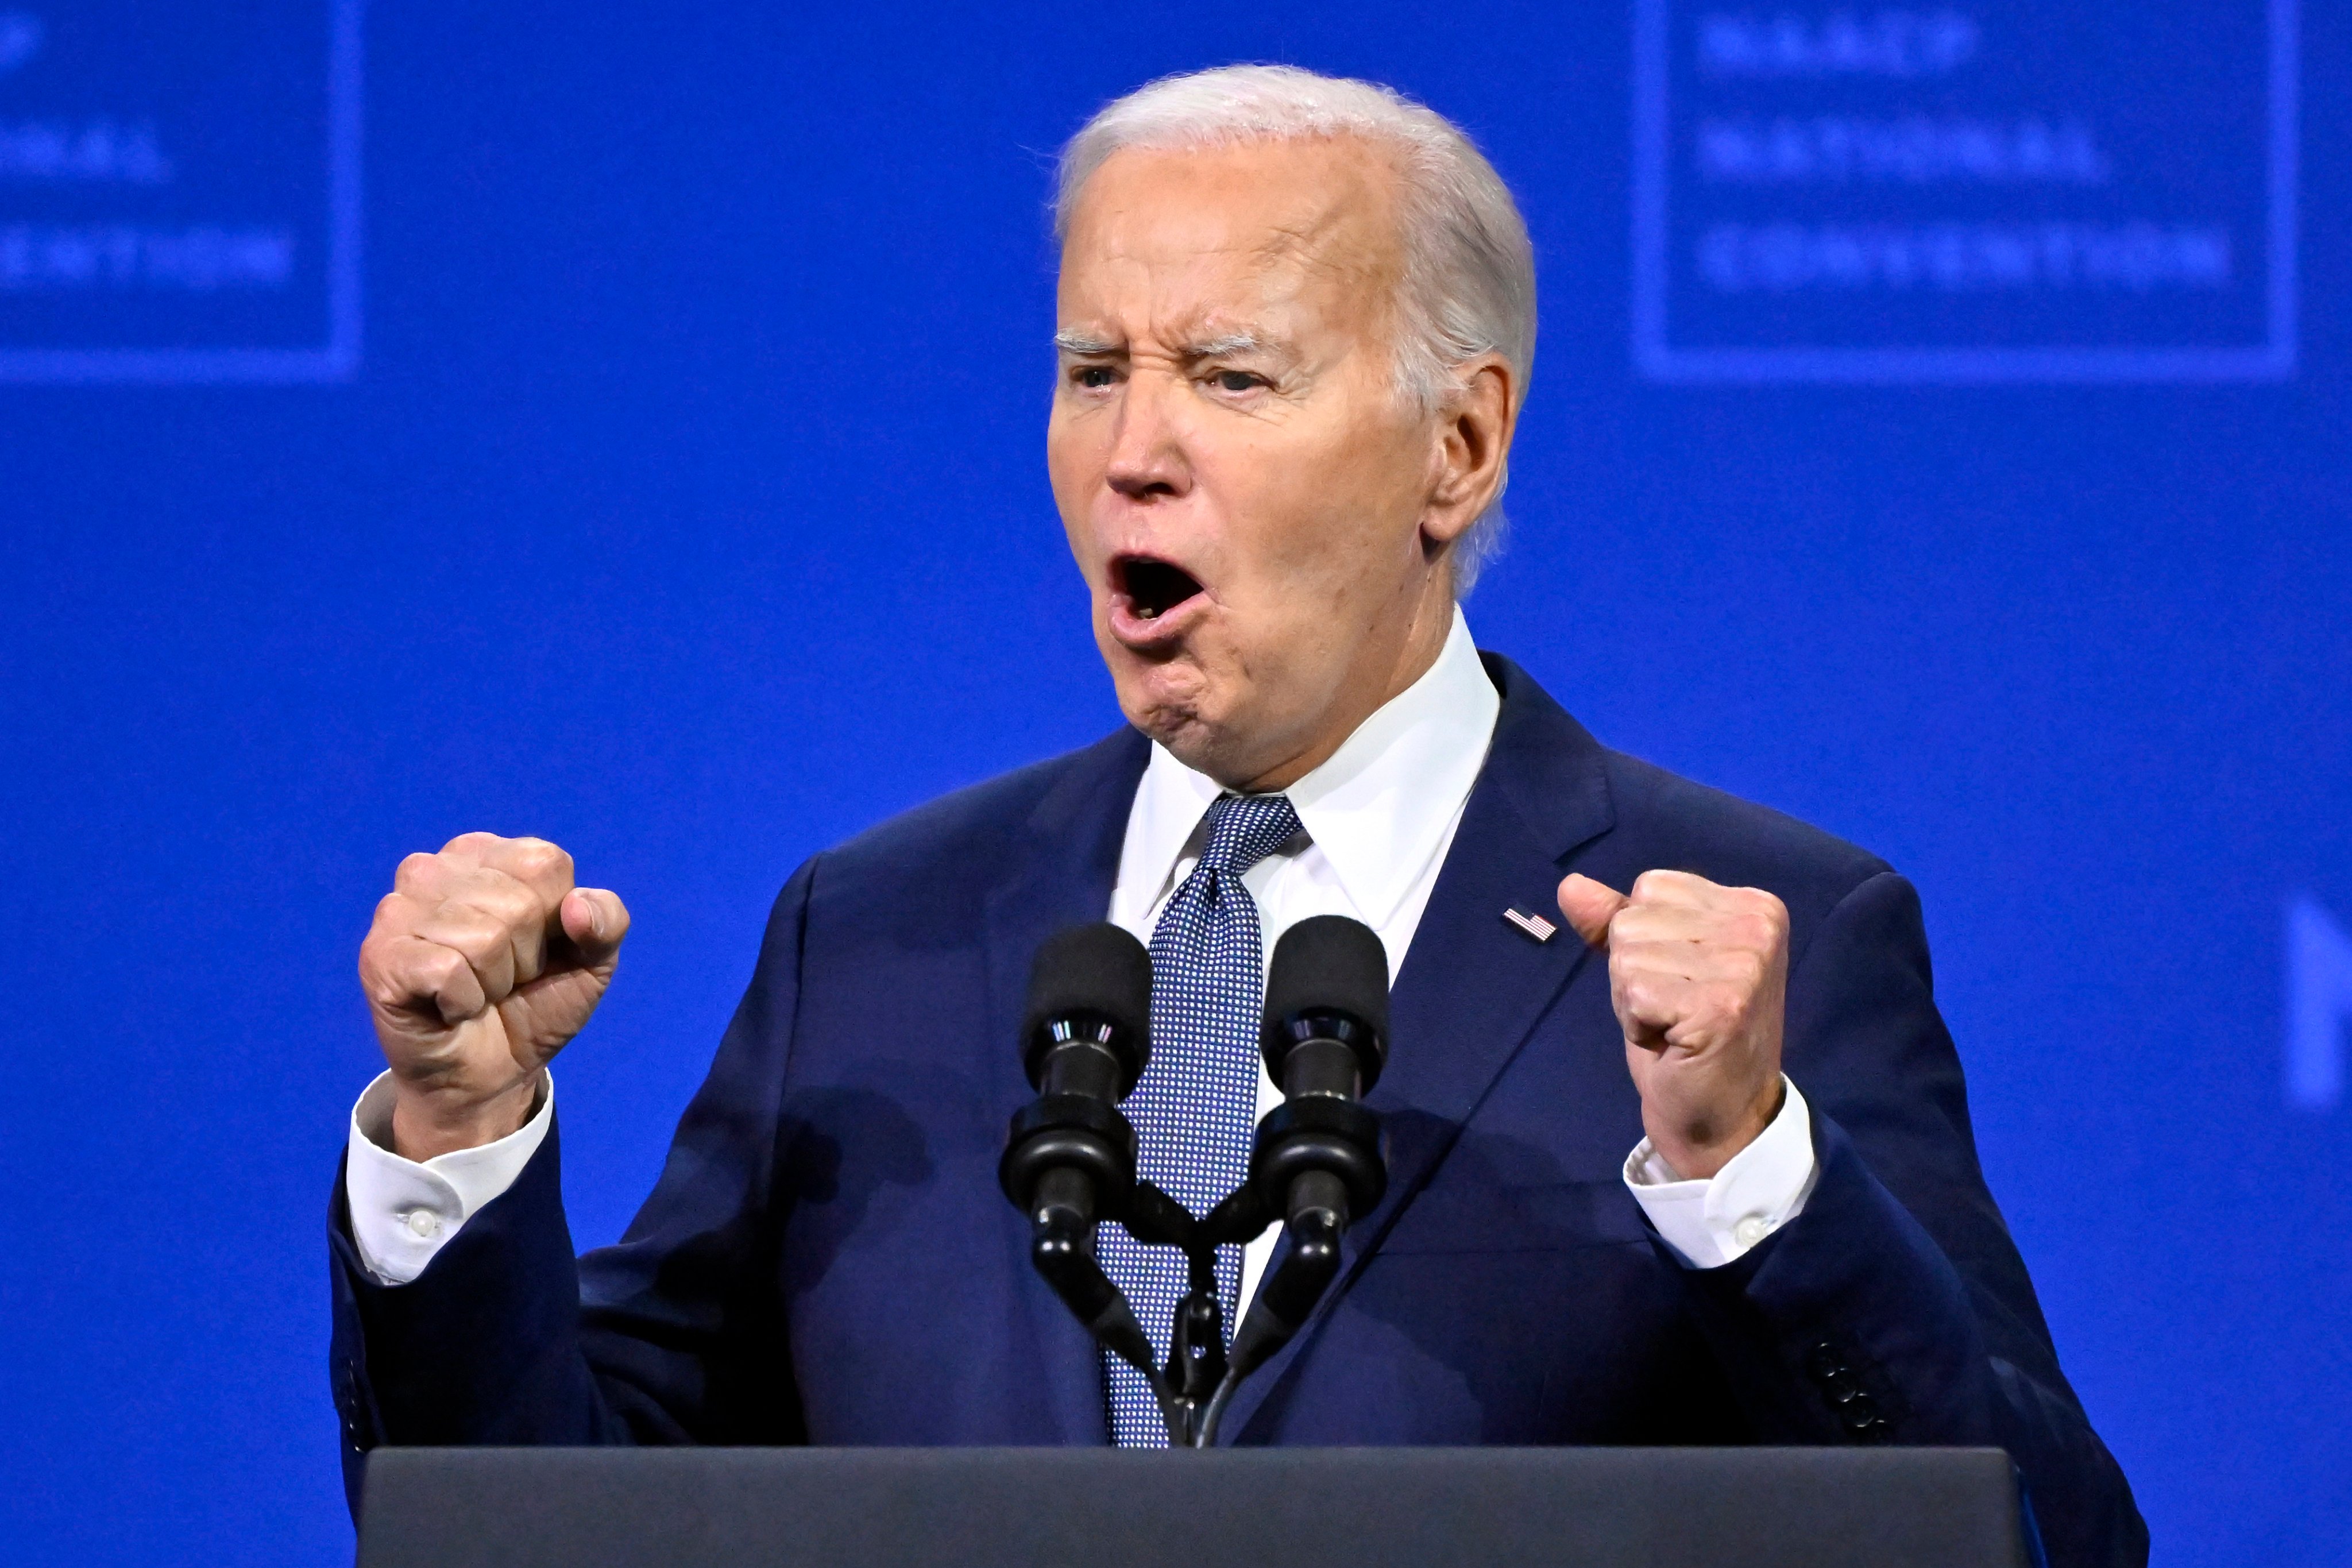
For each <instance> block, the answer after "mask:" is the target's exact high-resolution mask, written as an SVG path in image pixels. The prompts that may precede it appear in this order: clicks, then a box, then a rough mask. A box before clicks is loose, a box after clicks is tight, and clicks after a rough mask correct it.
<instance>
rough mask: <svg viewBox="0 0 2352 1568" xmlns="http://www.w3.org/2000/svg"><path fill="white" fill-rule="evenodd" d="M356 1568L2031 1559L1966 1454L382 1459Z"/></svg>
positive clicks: (1014, 1452) (1559, 1451)
mask: <svg viewBox="0 0 2352 1568" xmlns="http://www.w3.org/2000/svg"><path fill="white" fill-rule="evenodd" d="M362 1515H363V1521H362V1529H361V1531H360V1548H359V1568H490V1565H492V1564H496V1565H497V1568H753V1565H758V1568H802V1565H803V1564H805V1565H807V1568H817V1565H820V1564H822V1565H823V1568H866V1565H868V1564H873V1565H877V1568H878V1565H880V1564H886V1563H887V1564H890V1565H892V1568H985V1565H992V1564H999V1563H1002V1564H1006V1565H1013V1564H1018V1565H1020V1568H1062V1565H1065V1564H1066V1565H1069V1568H1082V1565H1083V1568H1095V1565H1101V1568H1113V1565H1117V1568H1568V1565H1569V1564H1575V1565H1577V1568H1713V1565H1715V1564H1723V1565H1725V1568H1732V1565H1737V1568H1846V1565H1852V1568H1863V1565H1864V1564H1867V1565H1869V1568H1964V1565H1965V1568H2028V1564H2029V1563H2030V1562H2031V1559H2030V1558H2029V1556H2028V1554H2027V1551H2026V1548H2025V1544H2024V1540H2023V1536H2022V1533H2021V1528H2020V1510H2019V1507H2018V1496H2017V1489H2016V1484H2015V1482H2014V1481H2013V1479H2011V1470H2010V1463H2009V1458H2008V1457H2007V1456H2006V1455H2004V1454H2002V1453H2000V1452H1999V1451H1998V1450H1994V1449H1978V1448H1252V1449H1239V1450H1233V1449H1226V1450H1216V1451H1212V1452H1207V1453H1182V1452H1179V1453H1162V1454H1139V1453H1121V1452H1119V1451H1118V1450H1115V1449H1108V1448H656V1449H645V1448H639V1449H628V1448H385V1449H381V1450H379V1451H378V1452H376V1453H375V1454H374V1455H373V1457H372V1458H371V1459H370V1462H369V1466H368V1476H367V1489H366V1494H365V1504H364V1507H363V1509H362Z"/></svg>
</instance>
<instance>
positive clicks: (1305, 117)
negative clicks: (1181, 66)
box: [1054, 66, 1536, 597]
mask: <svg viewBox="0 0 2352 1568" xmlns="http://www.w3.org/2000/svg"><path fill="white" fill-rule="evenodd" d="M1329 136H1356V137H1360V138H1362V139H1363V140H1365V141H1367V142H1372V143H1373V144H1375V145H1376V146H1378V147H1379V148H1381V149H1382V150H1384V151H1387V152H1389V153H1392V154H1393V155H1394V156H1395V158H1396V166H1397V170H1398V174H1399V177H1400V181H1401V184H1402V193H1401V202H1400V208H1401V211H1400V215H1399V216H1400V220H1401V224H1402V229H1403V234H1402V240H1403V244H1404V253H1405V267H1404V277H1403V279H1402V288H1401V290H1400V293H1401V298H1400V299H1399V300H1398V301H1397V343H1396V384H1397V388H1398V390H1399V392H1401V393H1402V395H1404V396H1406V397H1407V398H1409V399H1410V400H1412V403H1413V404H1414V405H1416V406H1418V407H1419V408H1421V409H1422V410H1423V412H1424V413H1432V414H1433V413H1436V412H1438V411H1439V410H1441V409H1443V408H1444V407H1445V406H1446V405H1448V404H1449V403H1450V402H1451V401H1452V400H1453V399H1454V397H1456V396H1458V395H1460V393H1461V392H1462V390H1463V384H1462V380H1461V377H1460V375H1459V374H1457V373H1458V370H1459V367H1460V366H1461V365H1463V364H1464V363H1466V362H1467V361H1469V360H1472V359H1475V358H1476V357H1477V356H1478V355H1480V354H1486V353H1495V354H1500V355H1501V356H1502V357H1503V358H1504V359H1505V360H1506V361H1507V362H1508V363H1509V364H1510V366H1511V370H1512V373H1513V376H1514V379H1515V380H1516V382H1517V390H1516V391H1515V394H1514V395H1515V396H1517V397H1519V398H1524V397H1525V395H1526V387H1527V384H1528V374H1529V373H1530V371H1531V370H1532V369H1533V368H1534V363H1535V352H1536V266H1535V252H1534V248H1533V247H1531V246H1529V244H1528V229H1527V225H1526V223H1525V222H1523V221H1522V220H1521V219H1520V216H1519V209H1518V205H1517V203H1515V202H1513V201H1512V200H1511V193H1510V189H1509V187H1507V185H1505V184H1503V179H1502V176H1501V175H1499V174H1496V173H1495V166H1494V165H1493V164H1491V163H1487V162H1486V156H1485V154H1483V153H1480V152H1479V151H1478V149H1477V148H1476V147H1475V146H1474V145H1473V144H1472V143H1471V141H1470V138H1469V137H1468V136H1466V135H1465V134H1464V133H1463V132H1462V131H1461V130H1460V129H1459V128H1458V127H1457V126H1455V125H1454V123H1453V122H1452V121H1448V120H1447V119H1446V118H1445V117H1444V116H1443V115H1441V114H1439V113H1437V112H1436V111H1434V110H1430V109H1425V108H1423V106H1422V105H1420V104H1418V103H1415V102H1413V101H1412V100H1411V99H1409V98H1406V97H1405V96H1404V95H1403V94H1402V93H1400V92H1398V91H1396V90H1395V89H1392V88H1387V87H1382V86H1381V85H1380V84H1379V83H1377V82H1369V81H1355V80H1351V79H1346V78H1340V77H1328V76H1318V75H1316V74H1315V73H1314V72H1313V71H1306V70H1300V69H1298V68H1296V67H1293V66H1224V67H1222V68H1218V69H1215V70H1204V71H1194V72H1192V73H1191V74H1189V75H1185V76H1171V77H1163V78H1161V79H1160V80H1158V81H1155V82H1152V83H1150V84H1149V85H1148V86H1144V87H1140V88H1138V89H1136V90H1135V91H1133V92H1130V93H1129V94H1128V95H1127V96H1126V97H1125V98H1122V99H1119V100H1117V101H1116V102H1114V103H1112V104H1110V105H1108V107H1106V108H1105V109H1104V110H1102V111H1101V112H1100V113H1098V114H1097V115H1096V116H1095V117H1094V118H1093V119H1092V120H1089V121H1087V123H1086V126H1085V128H1084V129H1083V130H1081V131H1080V132H1078V133H1077V134H1076V136H1073V137H1071V138H1070V142H1069V145H1068V146H1066V147H1065V148H1063V149H1062V163H1061V173H1060V177H1059V179H1058V181H1057V183H1056V186H1055V194H1054V234H1055V238H1057V239H1066V238H1067V237H1068V234H1069V225H1070V211H1071V208H1072V207H1073V205H1076V199H1077V195H1078V191H1079V189H1080V187H1082V186H1083V185H1084V184H1086V183H1087V178H1088V177H1089V176H1090V175H1092V174H1094V172H1095V171H1096V170H1097V169H1099V168H1100V167H1102V165H1103V163H1104V161H1105V160H1107V159H1108V158H1109V157H1110V155H1111V154H1112V153H1116V152H1118V151H1119V150H1120V149H1121V148H1126V147H1142V148H1182V147H1201V146H1214V145H1218V144H1222V143H1230V142H1261V141H1263V142H1276V141H1290V140H1294V139H1299V138H1306V137H1329ZM1503 528H1504V519H1503V505H1502V491H1501V489H1499V488H1497V489H1496V492H1495V500H1494V502H1493V503H1492V504H1491V505H1489V506H1488V507H1487V508H1486V511H1485V512H1484V513H1483V514H1482V515H1481V516H1480V517H1479V518H1478V520H1477V521H1476V522H1475V523H1474V524H1472V525H1471V528H1470V531H1469V532H1467V533H1466V534H1465V535H1464V536H1463V537H1462V539H1461V541H1460V542H1459V544H1458V545H1457V546H1456V548H1455V550H1454V594H1455V595H1456V596H1457V597H1458V596H1464V595H1468V593H1469V592H1470V588H1471V585H1472V584H1474V583H1475V582H1476V581H1477V578H1478V570H1479V568H1480V567H1481V566H1483V565H1485V564H1486V562H1487V561H1488V560H1490V559H1492V558H1493V556H1494V555H1495V554H1496V552H1498V551H1499V550H1500V549H1501V547H1502V542H1503Z"/></svg>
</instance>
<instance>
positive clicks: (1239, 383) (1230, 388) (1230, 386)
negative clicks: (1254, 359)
mask: <svg viewBox="0 0 2352 1568" xmlns="http://www.w3.org/2000/svg"><path fill="white" fill-rule="evenodd" d="M1216 382H1217V389H1218V390H1219V391H1221V392H1248V391H1250V390H1251V389H1253V388H1255V387H1256V386H1258V385H1260V384H1261V379H1260V378H1259V377H1257V376H1255V375H1252V374H1250V373H1249V372H1248V371H1245V370H1221V371H1219V372H1218V373H1217V374H1216Z"/></svg>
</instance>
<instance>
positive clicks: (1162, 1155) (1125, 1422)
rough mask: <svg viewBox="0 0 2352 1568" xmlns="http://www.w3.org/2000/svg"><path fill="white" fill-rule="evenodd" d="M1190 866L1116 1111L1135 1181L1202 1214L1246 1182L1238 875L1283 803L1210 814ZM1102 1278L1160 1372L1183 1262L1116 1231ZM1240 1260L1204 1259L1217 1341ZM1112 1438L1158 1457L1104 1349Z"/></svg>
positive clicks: (1252, 1089) (1249, 1009)
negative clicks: (1129, 1127)
mask: <svg viewBox="0 0 2352 1568" xmlns="http://www.w3.org/2000/svg"><path fill="white" fill-rule="evenodd" d="M1208 823H1209V841H1208V844H1207V846H1206V847H1203V848H1202V851H1201V860H1200V864H1198V865H1197V866H1195V867H1193V868H1192V875H1191V876H1190V877H1187V878H1186V879H1184V885H1183V886H1182V887H1181V888H1179V889H1176V892H1175V894H1174V896H1172V897H1171V898H1170V899H1169V900H1168V905H1167V907H1166V908H1165V909H1163V910H1161V911H1160V923H1159V925H1158V926H1156V927H1155V928H1153V930H1152V933H1151V1062H1150V1066H1149V1067H1148V1068H1145V1070H1144V1074H1143V1080H1142V1081H1141V1082H1140V1083H1139V1084H1138V1085H1136V1089H1135V1092H1134V1093H1133V1094H1132V1095H1129V1097H1128V1100H1127V1102H1126V1104H1125V1106H1124V1107H1123V1109H1124V1110H1126V1112H1127V1117H1128V1120H1129V1121H1132V1122H1133V1123H1135V1131H1136V1134H1137V1137H1138V1139H1139V1142H1140V1145H1141V1147H1140V1152H1139V1158H1138V1161H1137V1168H1138V1173H1139V1174H1140V1175H1142V1176H1143V1177H1145V1178H1146V1179H1148V1180H1150V1181H1151V1182H1152V1183H1154V1184H1157V1185H1158V1186H1160V1188H1161V1189H1162V1190H1163V1191H1165V1192H1166V1193H1168V1194H1169V1195H1171V1197H1173V1198H1175V1199H1176V1200H1177V1201H1178V1202H1179V1203H1181V1204H1182V1205H1184V1206H1185V1207H1186V1208H1188V1209H1191V1210H1192V1212H1193V1213H1194V1214H1195V1215H1205V1214H1207V1213H1208V1212H1209V1210H1211V1209H1212V1208H1214V1207H1215V1206H1216V1205H1217V1202H1218V1200H1220V1199H1222V1198H1223V1196H1224V1195H1225V1194H1227V1193H1229V1192H1231V1191H1233V1190H1234V1188H1235V1187H1237V1186H1239V1185H1240V1184H1241V1183H1242V1179H1243V1177H1244V1176H1245V1175H1247V1174H1248V1173H1249V1155H1250V1138H1251V1133H1252V1131H1253V1128H1254V1124H1255V1120H1256V1115H1257V1079H1258V1028H1259V1015H1260V1013H1261V1011H1262V1010H1263V1008H1264V1007H1265V945H1264V942H1263V940H1262V938H1261V937H1260V934H1259V931H1258V923H1257V905H1256V903H1255V901H1254V900H1252V899H1251V898H1250V896H1249V890H1248V889H1245V888H1244V887H1243V886H1242V874H1243V873H1244V871H1247V870H1248V869H1249V868H1251V867H1253V866H1255V865H1256V864H1257V863H1258V862H1259V861H1260V860H1263V859H1265V858H1266V857H1267V856H1268V855H1271V854H1273V853H1274V851H1275V850H1276V849H1277V848H1279V847H1282V845H1283V844H1284V843H1285V842H1286V841H1287V840H1288V839H1289V838H1290V837H1291V836H1292V835H1293V834H1295V833H1297V831H1298V814H1297V812H1296V811H1294V810H1293V809H1292V808H1291V805H1290V797H1289V796H1287V795H1223V796H1220V797H1219V798H1218V800H1217V801H1216V803H1215V804H1214V805H1211V806H1210V807H1209V816H1208ZM1097 1249H1098V1252H1099V1255H1100V1257H1101V1259H1102V1265H1103V1269H1104V1272H1106V1273H1108V1275H1109V1276H1110V1278H1111V1281H1112V1283H1114V1284H1116V1285H1117V1286H1118V1288H1119V1289H1122V1290H1124V1291H1126V1292H1127V1299H1128V1300H1129V1303H1130V1304H1132V1305H1133V1306H1134V1308H1135V1315H1136V1317H1137V1318H1139V1320H1141V1321H1142V1324H1143V1329H1144V1331H1145V1332H1146V1333H1147V1334H1149V1335H1150V1337H1151V1346H1152V1350H1153V1351H1154V1352H1156V1354H1157V1356H1158V1358H1159V1360H1160V1363H1162V1364H1165V1363H1166V1362H1167V1359H1168V1332H1169V1327H1170V1324H1171V1321H1172V1318H1173V1316H1174V1313H1175V1310H1176V1303H1177V1301H1178V1300H1179V1299H1181V1297H1182V1296H1183V1294H1184V1291H1185V1288H1186V1268H1185V1263H1184V1255H1183V1253H1182V1252H1181V1251H1180V1250H1178V1249H1177V1248H1175V1247H1144V1246H1140V1245H1139V1244H1138V1243H1137V1242H1136V1240H1135V1239H1134V1238H1133V1237H1130V1236H1129V1235H1128V1233H1127V1230H1126V1227H1125V1226H1119V1225H1117V1224H1109V1225H1106V1226H1103V1227H1102V1230H1101V1232H1100V1233H1099V1235H1098V1237H1097ZM1241 1272H1242V1249H1241V1248H1240V1247H1219V1248H1218V1249H1217V1297H1218V1300H1219V1303H1220V1305H1221V1306H1222V1307H1223V1310H1224V1321H1225V1323H1226V1325H1227V1337H1228V1338H1230V1337H1231V1325H1232V1323H1233V1321H1234V1297H1235V1296H1237V1295H1238V1294H1239V1293H1240V1290H1241ZM1103 1364H1104V1367H1105V1371H1106V1377H1107V1379H1108V1384H1109V1390H1110V1428H1111V1438H1112V1441H1114V1442H1116V1443H1117V1444H1118V1446H1119V1447H1122V1448H1164V1447H1167V1446H1168V1428H1167V1426H1166V1424H1165V1423H1164V1422H1163V1421H1162V1419H1161V1417H1160V1405H1159V1402H1158V1401H1157V1400H1155V1399H1153V1398H1152V1396H1151V1386H1150V1384H1148V1383H1146V1382H1145V1381H1144V1378H1143V1374H1142V1373H1139V1372H1137V1371H1136V1370H1135V1369H1134V1368H1133V1367H1131V1366H1129V1365H1128V1364H1127V1363H1125V1362H1123V1361H1120V1360H1119V1359H1118V1357H1117V1356H1114V1355H1111V1354H1110V1353H1109V1352H1104V1354H1103Z"/></svg>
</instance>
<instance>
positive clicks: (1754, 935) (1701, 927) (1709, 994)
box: [1559, 871, 1789, 1180]
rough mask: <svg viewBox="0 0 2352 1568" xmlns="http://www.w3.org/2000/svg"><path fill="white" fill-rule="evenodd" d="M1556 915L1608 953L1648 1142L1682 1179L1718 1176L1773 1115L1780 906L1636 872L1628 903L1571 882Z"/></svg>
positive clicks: (1781, 1005)
mask: <svg viewBox="0 0 2352 1568" xmlns="http://www.w3.org/2000/svg"><path fill="white" fill-rule="evenodd" d="M1559 912H1560V913H1561V914H1563V915H1565V916H1567V917H1568V923H1569V924H1570V925H1571V926H1573V927H1575V928H1576V932H1577V934H1578V935H1579V936H1581V937H1582V938H1583V939H1584V940H1585V941H1586V942H1589V943H1591V945H1592V946H1594V947H1596V948H1601V949H1605V950H1606V951H1607V952H1608V954H1609V1001H1610V1005H1612V1007H1614V1008H1615V1009H1616V1012H1617V1021H1618V1023H1619V1024H1620V1025H1621V1026H1623V1028H1624V1031H1625V1065H1626V1066H1627V1067H1628V1068H1631V1069H1632V1071H1633V1083H1634V1087H1636V1088H1637V1089H1640V1090H1641V1091H1642V1127H1643V1131H1646V1132H1647V1133H1648V1134H1649V1135H1650V1143H1651V1146H1652V1147H1653V1148H1654V1149H1656V1150H1657V1152H1659V1153H1660V1154H1661V1155H1663V1156H1664V1158H1665V1162H1666V1163H1667V1164H1669V1165H1672V1166H1673V1167H1674V1168H1675V1172H1676V1173H1678V1174H1680V1175H1682V1176H1683V1177H1685V1179H1689V1180H1701V1179H1706V1178H1710V1177H1712V1176H1714V1174H1715V1173H1717V1171H1720V1170H1722V1169H1723V1167H1724V1165H1725V1163H1727V1162H1728V1161H1729V1160H1730V1158H1731V1157H1732V1156H1733V1155H1734V1154H1737V1153H1738V1152H1739V1151H1741V1150H1742V1149H1745V1148H1747V1147H1748V1144H1750V1143H1752V1142H1755V1141H1756V1136H1757V1134H1758V1133H1759V1132H1761V1131H1764V1129H1765V1128H1767V1127H1769V1126H1770V1125H1771V1124H1772V1118H1773V1117H1775V1116H1777V1115H1778V1114H1780V1027H1781V1020H1782V1017H1783V1016H1784V1015H1785V1013H1786V1011H1787V1007H1788V990H1789V910H1788V908H1787V906H1785V905H1783V904H1782V903H1781V902H1780V900H1779V899H1777V898H1774V897H1773V896H1772V895H1771V894H1769V893H1768V892H1765V891H1764V890H1763V889H1759V888H1725V887H1718V886H1717V884H1715V883H1713V882H1710V881H1708V880H1707V879H1706V878H1704V877H1694V876H1692V875H1690V874H1689V873H1688V872H1685V871H1644V872H1643V873H1642V875H1641V877H1640V878H1639V879H1636V880H1635V882H1634V883H1633V896H1632V897H1631V898H1627V897H1626V896H1625V895H1623V894H1622V893H1618V892H1615V891H1613V890H1612V889H1609V888H1606V887H1604V886H1602V885H1601V883H1599V882H1596V881H1594V880H1593V879H1591V878H1590V877H1585V876H1570V877H1569V878H1568V879H1565V880H1564V881H1562V882H1561V883H1560V885H1559Z"/></svg>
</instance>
